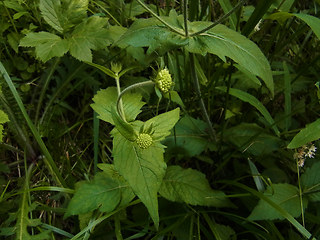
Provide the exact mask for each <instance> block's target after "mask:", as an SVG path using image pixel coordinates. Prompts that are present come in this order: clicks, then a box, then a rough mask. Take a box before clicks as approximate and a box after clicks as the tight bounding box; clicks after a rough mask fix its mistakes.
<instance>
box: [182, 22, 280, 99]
mask: <svg viewBox="0 0 320 240" xmlns="http://www.w3.org/2000/svg"><path fill="white" fill-rule="evenodd" d="M210 24H211V23H209V22H193V23H190V31H192V32H196V31H199V30H201V29H204V28H206V27H207V26H209V25H210ZM186 49H187V50H188V51H190V52H193V53H200V54H202V55H205V54H206V53H212V54H215V55H217V56H218V57H219V58H221V59H222V60H223V61H224V62H226V57H229V58H231V59H232V60H234V61H235V62H237V63H238V64H239V65H241V66H242V67H243V68H245V69H246V70H248V71H249V72H250V73H252V74H254V75H257V76H258V77H260V78H261V79H262V80H263V81H264V82H265V84H266V86H267V87H268V88H269V90H270V92H271V94H272V96H273V94H274V85H273V78H272V73H271V68H270V65H269V62H268V60H267V59H266V57H265V56H264V55H263V53H262V52H261V50H260V49H259V48H258V46H257V45H256V44H255V43H253V42H252V41H250V40H249V39H248V38H246V37H244V36H242V35H241V34H240V33H238V32H236V31H233V30H231V29H229V28H227V27H226V26H224V25H217V26H215V27H214V28H212V29H211V30H209V31H208V32H205V33H202V34H200V35H198V36H195V37H192V38H190V41H189V44H188V45H187V46H186Z"/></svg>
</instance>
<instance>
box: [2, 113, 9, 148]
mask: <svg viewBox="0 0 320 240" xmlns="http://www.w3.org/2000/svg"><path fill="white" fill-rule="evenodd" d="M6 122H9V118H8V115H7V114H6V113H5V112H4V111H2V110H0V142H2V137H3V136H2V135H3V124H4V123H6Z"/></svg>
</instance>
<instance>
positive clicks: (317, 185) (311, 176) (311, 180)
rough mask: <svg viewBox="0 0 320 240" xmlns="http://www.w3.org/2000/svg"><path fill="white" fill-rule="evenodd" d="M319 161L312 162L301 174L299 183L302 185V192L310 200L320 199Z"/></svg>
mask: <svg viewBox="0 0 320 240" xmlns="http://www.w3.org/2000/svg"><path fill="white" fill-rule="evenodd" d="M319 170H320V163H319V162H317V163H315V164H313V165H312V166H311V167H310V168H307V169H306V171H305V172H304V174H302V176H301V184H302V186H303V192H304V194H305V197H306V198H307V199H310V201H314V202H317V201H320V192H319V190H320V176H319Z"/></svg>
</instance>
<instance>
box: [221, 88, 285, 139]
mask: <svg viewBox="0 0 320 240" xmlns="http://www.w3.org/2000/svg"><path fill="white" fill-rule="evenodd" d="M216 89H218V90H221V91H223V92H227V88H226V87H216ZM229 94H230V95H232V96H234V97H236V98H239V99H240V100H242V101H244V102H247V103H249V104H251V105H252V106H253V107H255V108H256V109H257V110H258V111H259V112H260V113H261V114H262V116H263V117H264V118H265V120H266V121H267V122H268V123H269V124H270V125H271V126H272V129H273V130H274V132H275V133H276V134H277V136H280V131H279V129H278V127H277V126H276V125H275V122H274V120H273V118H272V116H271V115H270V113H269V112H268V110H267V109H266V108H265V106H263V105H262V103H261V102H260V101H259V100H258V99H257V98H256V97H254V96H253V95H251V94H249V93H246V92H244V91H242V90H239V89H235V88H229Z"/></svg>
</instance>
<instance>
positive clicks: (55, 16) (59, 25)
mask: <svg viewBox="0 0 320 240" xmlns="http://www.w3.org/2000/svg"><path fill="white" fill-rule="evenodd" d="M39 8H40V11H41V14H42V17H43V18H44V20H45V21H46V22H47V23H48V24H49V25H50V26H51V27H53V28H54V29H55V30H57V31H58V32H60V33H62V32H63V29H64V17H63V14H62V8H61V1H60V0H40V4H39Z"/></svg>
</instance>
